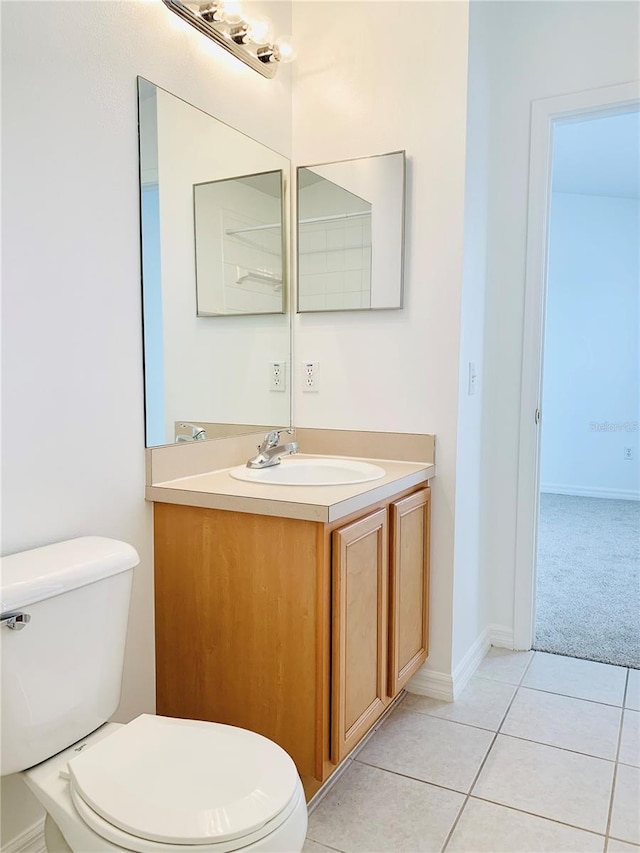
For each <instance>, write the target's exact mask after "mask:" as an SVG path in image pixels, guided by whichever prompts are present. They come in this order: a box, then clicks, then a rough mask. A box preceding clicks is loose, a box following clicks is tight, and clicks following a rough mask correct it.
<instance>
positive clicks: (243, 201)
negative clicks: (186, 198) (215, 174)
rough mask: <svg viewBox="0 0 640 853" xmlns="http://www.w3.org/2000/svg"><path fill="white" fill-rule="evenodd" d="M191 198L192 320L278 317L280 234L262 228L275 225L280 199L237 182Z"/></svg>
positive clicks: (204, 189)
mask: <svg viewBox="0 0 640 853" xmlns="http://www.w3.org/2000/svg"><path fill="white" fill-rule="evenodd" d="M195 193H196V196H195V198H196V203H195V211H196V217H195V227H196V267H197V287H198V314H200V315H207V314H251V313H253V314H259V313H269V312H273V313H275V312H278V311H281V310H282V231H281V228H280V227H277V228H270V227H267V228H263V227H262V226H270V225H272V224H274V223H279V221H280V218H281V201H280V198H276V197H274V196H273V195H270V194H269V193H264V192H261V191H260V190H258V189H256V188H255V187H251V186H247V185H246V184H244V183H243V182H242V180H241V179H240V180H235V181H223V182H220V183H217V184H205V185H202V186H198V187H196V188H195ZM247 211H251V214H252V215H251V216H249V215H248V214H247ZM245 228H251V229H258V230H251V231H247V232H244V231H243V229H245ZM230 232H231V233H230ZM235 232H239V233H235ZM252 272H254V273H262V274H263V275H264V276H265V278H267V277H268V278H270V279H272V280H273V282H274V283H270V282H269V281H266V280H263V279H261V278H260V277H258V276H255V275H254V276H252V275H251V273H252ZM276 283H278V286H277V287H276Z"/></svg>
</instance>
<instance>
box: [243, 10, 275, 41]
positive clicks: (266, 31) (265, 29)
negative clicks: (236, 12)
mask: <svg viewBox="0 0 640 853" xmlns="http://www.w3.org/2000/svg"><path fill="white" fill-rule="evenodd" d="M247 27H248V29H249V38H250V39H251V41H253V42H255V43H256V44H266V43H267V42H270V41H271V39H272V38H273V33H272V30H271V21H270V20H269V19H268V18H263V17H255V18H254V17H251V18H249V20H248V21H247Z"/></svg>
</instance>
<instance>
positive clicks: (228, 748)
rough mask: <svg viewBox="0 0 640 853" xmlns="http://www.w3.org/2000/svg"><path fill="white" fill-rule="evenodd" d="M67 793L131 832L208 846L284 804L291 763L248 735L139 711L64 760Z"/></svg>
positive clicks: (290, 786)
mask: <svg viewBox="0 0 640 853" xmlns="http://www.w3.org/2000/svg"><path fill="white" fill-rule="evenodd" d="M69 774H70V784H71V786H72V789H73V791H74V792H75V794H76V795H77V796H79V797H80V798H81V799H82V800H83V801H84V802H85V803H87V805H89V806H90V807H91V809H93V810H94V811H95V812H96V813H97V814H98V815H100V816H101V817H102V818H104V819H105V820H106V821H108V822H109V823H111V824H112V825H114V826H116V827H119V828H120V829H122V830H123V831H124V832H127V833H129V834H130V835H134V836H138V837H139V838H144V839H148V840H151V841H160V842H171V843H175V844H192V845H193V844H196V845H197V844H212V843H216V842H224V841H228V840H230V839H233V838H239V837H242V836H245V835H248V834H250V833H253V832H255V831H256V830H258V829H259V828H260V827H261V826H263V825H264V824H266V823H268V822H269V821H272V820H273V818H274V817H276V816H277V815H278V814H279V813H280V812H282V811H283V809H285V808H286V806H287V805H288V804H289V803H290V801H291V799H292V797H293V795H294V793H295V791H296V787H297V784H298V775H297V771H296V767H295V764H294V763H293V761H292V760H291V758H290V757H289V755H287V753H286V752H285V751H284V750H283V749H281V748H280V747H279V746H278V745H277V744H275V743H273V742H272V741H270V740H267V738H264V737H262V736H261V735H258V734H255V732H249V731H246V730H245V729H238V728H235V727H233V726H224V725H221V724H219V723H207V722H201V721H199V720H178V719H173V718H171V717H157V716H150V715H147V714H143V715H142V716H141V717H138V718H137V719H136V720H134V721H133V722H131V723H129V724H128V725H126V726H123V727H122V728H121V729H118V731H116V732H114V734H112V735H111V736H110V737H108V738H105V739H104V740H103V741H100V742H99V743H97V744H96V745H95V746H93V747H92V748H91V749H90V750H87V751H86V752H83V753H80V754H79V755H78V756H77V757H76V758H73V759H72V760H71V761H70V762H69Z"/></svg>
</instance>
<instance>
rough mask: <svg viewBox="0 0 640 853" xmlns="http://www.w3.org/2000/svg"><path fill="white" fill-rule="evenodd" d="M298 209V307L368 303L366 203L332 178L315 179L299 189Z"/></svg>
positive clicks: (326, 308) (332, 308)
mask: <svg viewBox="0 0 640 853" xmlns="http://www.w3.org/2000/svg"><path fill="white" fill-rule="evenodd" d="M305 171H306V170H305ZM298 210H299V217H300V218H299V223H298V283H299V284H298V299H299V307H300V309H301V310H303V311H323V310H324V311H336V310H340V309H352V308H369V307H370V305H371V205H370V204H369V203H368V202H367V201H366V200H365V199H362V198H359V197H358V196H356V195H354V194H353V193H350V192H348V191H347V190H345V189H343V188H342V187H340V186H337V184H334V183H331V182H330V181H324V180H318V181H316V182H315V183H311V184H309V185H307V186H304V187H303V189H302V190H301V191H300V194H299V201H298ZM316 220H320V221H316Z"/></svg>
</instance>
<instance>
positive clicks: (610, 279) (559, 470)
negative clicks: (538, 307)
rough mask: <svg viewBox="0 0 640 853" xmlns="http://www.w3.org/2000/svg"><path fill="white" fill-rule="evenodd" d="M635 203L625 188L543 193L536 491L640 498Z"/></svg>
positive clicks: (639, 207) (639, 274)
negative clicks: (546, 219)
mask: <svg viewBox="0 0 640 853" xmlns="http://www.w3.org/2000/svg"><path fill="white" fill-rule="evenodd" d="M639 212H640V203H639V202H638V199H635V198H619V197H617V198H611V197H606V196H595V195H579V194H572V193H553V196H552V201H551V231H550V241H549V273H548V284H547V315H546V326H545V345H544V381H543V392H544V396H543V399H542V411H543V412H544V416H543V423H542V448H541V459H540V463H541V470H540V479H541V490H542V491H545V492H556V493H559V494H574V495H591V496H593V497H613V498H636V499H637V498H640V463H639V461H638V446H639V442H638V436H639V434H638V406H639V396H640V393H639V391H640V375H639V367H640V365H639V358H638V356H639V351H638V333H639V329H638V294H639V287H638V284H639V281H640V270H639V268H638V260H639V255H638V235H640V219H639ZM625 447H630V448H632V454H633V459H632V460H631V461H626V460H625V459H624V448H625Z"/></svg>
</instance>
